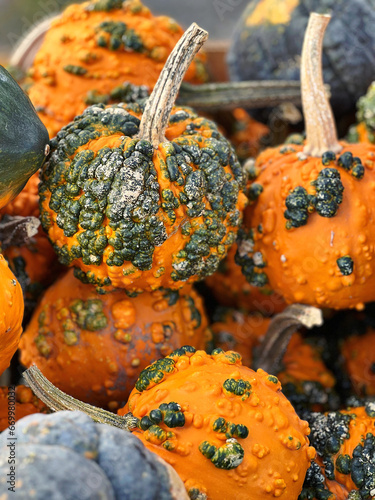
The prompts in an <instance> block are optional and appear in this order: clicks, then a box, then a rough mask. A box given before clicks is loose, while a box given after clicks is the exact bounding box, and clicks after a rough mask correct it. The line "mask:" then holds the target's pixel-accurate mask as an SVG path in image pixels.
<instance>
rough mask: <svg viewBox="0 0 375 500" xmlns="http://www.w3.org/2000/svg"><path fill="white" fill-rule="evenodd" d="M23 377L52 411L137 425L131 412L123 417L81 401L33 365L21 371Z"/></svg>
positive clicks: (121, 425)
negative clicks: (72, 412)
mask: <svg viewBox="0 0 375 500" xmlns="http://www.w3.org/2000/svg"><path fill="white" fill-rule="evenodd" d="M23 377H24V379H25V381H26V382H27V384H28V385H29V386H30V388H31V390H32V391H33V392H34V394H35V395H36V396H37V397H38V398H39V399H41V400H42V401H43V403H45V404H46V405H47V406H48V407H49V408H51V409H52V410H54V411H64V410H69V411H76V410H78V411H82V412H83V413H86V415H88V416H89V417H90V418H91V419H92V420H93V421H94V422H98V423H100V424H108V425H112V426H113V427H119V428H120V429H124V430H126V431H130V430H131V429H134V428H136V427H137V423H138V419H137V418H136V417H134V416H133V415H132V414H131V413H127V414H126V415H124V416H123V417H121V416H119V415H116V414H114V413H111V412H109V411H106V410H102V409H101V408H97V407H96V406H91V405H89V404H87V403H83V402H82V401H79V400H78V399H75V398H73V397H72V396H69V395H68V394H65V392H63V391H60V389H58V388H57V387H55V386H54V385H53V384H52V383H51V382H50V381H49V380H48V379H46V377H45V376H44V375H43V374H42V372H41V371H40V370H39V368H37V367H36V366H35V365H33V366H31V367H30V368H29V369H28V370H26V371H25V372H24V373H23Z"/></svg>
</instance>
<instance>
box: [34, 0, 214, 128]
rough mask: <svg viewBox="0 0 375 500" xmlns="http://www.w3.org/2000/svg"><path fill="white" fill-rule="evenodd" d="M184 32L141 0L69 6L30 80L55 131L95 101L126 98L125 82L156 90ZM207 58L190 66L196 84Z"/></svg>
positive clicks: (40, 53) (190, 77)
mask: <svg viewBox="0 0 375 500" xmlns="http://www.w3.org/2000/svg"><path fill="white" fill-rule="evenodd" d="M182 33H183V30H182V28H181V27H180V26H179V25H178V24H177V23H176V22H175V21H174V20H173V19H171V18H170V17H168V16H158V17H156V16H153V15H152V13H151V12H150V10H149V9H148V8H147V7H145V6H144V5H143V4H142V3H141V2H140V1H139V0H131V1H127V2H124V1H123V0H93V1H87V2H83V3H81V4H73V5H70V6H69V7H67V8H66V10H65V11H64V12H63V13H62V14H61V15H60V16H59V17H58V18H57V19H56V20H54V21H53V23H52V26H51V27H50V29H49V30H48V32H47V33H46V36H45V39H44V41H43V44H42V46H41V48H40V49H39V51H38V53H37V55H36V57H35V60H34V63H33V65H32V67H31V69H30V72H29V74H30V76H29V78H28V79H27V81H26V84H27V85H29V89H28V93H29V96H30V99H31V101H32V102H33V104H34V106H35V107H37V109H38V113H39V116H40V118H41V119H42V121H43V123H44V124H45V125H46V127H47V128H48V131H49V133H50V136H51V137H54V136H55V135H56V134H57V132H58V131H59V130H60V129H61V128H62V127H63V126H65V125H67V124H68V123H69V122H70V121H72V120H73V119H74V117H75V116H77V115H80V114H81V113H82V112H83V110H84V109H85V108H86V107H87V106H88V105H90V104H99V103H109V102H126V100H127V96H128V95H129V94H130V93H129V85H128V84H127V83H126V84H124V82H131V83H132V84H136V85H142V86H148V87H150V88H151V89H152V88H153V86H154V85H155V83H156V81H157V79H158V77H159V74H160V72H161V70H162V68H163V65H164V63H165V61H166V60H167V57H168V55H169V53H170V52H171V51H172V49H173V47H174V45H175V44H176V43H177V41H178V39H179V38H180V37H181V35H182ZM203 61H204V57H202V56H200V55H199V56H197V59H196V61H195V62H193V63H192V65H191V67H190V69H189V70H188V73H187V75H186V79H187V80H188V81H190V82H191V83H198V82H202V81H204V79H205V77H206V73H205V69H204V66H203ZM142 92H143V94H144V93H145V87H143V90H142ZM139 95H140V96H141V94H139Z"/></svg>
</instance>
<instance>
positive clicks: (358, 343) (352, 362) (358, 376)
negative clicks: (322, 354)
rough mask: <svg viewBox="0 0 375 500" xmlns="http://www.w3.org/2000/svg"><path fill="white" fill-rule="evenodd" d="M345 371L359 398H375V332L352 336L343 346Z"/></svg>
mask: <svg viewBox="0 0 375 500" xmlns="http://www.w3.org/2000/svg"><path fill="white" fill-rule="evenodd" d="M341 354H342V356H343V357H344V369H345V372H346V374H347V375H348V377H349V379H350V382H351V384H352V387H353V389H354V391H355V393H356V394H357V395H358V396H375V330H374V329H373V328H368V329H367V331H366V332H365V333H364V334H358V335H352V336H350V337H348V338H347V339H346V340H345V341H344V342H343V344H342V347H341Z"/></svg>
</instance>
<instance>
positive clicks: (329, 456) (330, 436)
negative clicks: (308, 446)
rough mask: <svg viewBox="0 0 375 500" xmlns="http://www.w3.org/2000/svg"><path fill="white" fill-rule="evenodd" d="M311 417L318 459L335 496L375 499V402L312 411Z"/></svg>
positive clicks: (328, 485)
mask: <svg viewBox="0 0 375 500" xmlns="http://www.w3.org/2000/svg"><path fill="white" fill-rule="evenodd" d="M308 420H309V422H310V426H311V435H310V440H311V443H312V445H313V446H315V447H316V450H317V453H318V456H317V462H318V463H319V464H320V466H321V469H322V472H323V474H324V476H325V485H326V487H327V489H328V490H330V491H331V492H332V494H333V495H336V496H333V498H335V499H336V500H347V499H348V498H353V499H358V500H370V499H372V498H374V496H375V405H374V404H373V403H368V404H367V405H366V406H361V407H357V408H348V409H346V410H341V411H339V412H332V413H327V414H325V415H324V414H319V413H313V414H312V415H311V416H309V417H308ZM350 493H351V494H350ZM349 494H350V496H349ZM318 498H323V497H318ZM324 498H326V497H324ZM327 498H328V497H327Z"/></svg>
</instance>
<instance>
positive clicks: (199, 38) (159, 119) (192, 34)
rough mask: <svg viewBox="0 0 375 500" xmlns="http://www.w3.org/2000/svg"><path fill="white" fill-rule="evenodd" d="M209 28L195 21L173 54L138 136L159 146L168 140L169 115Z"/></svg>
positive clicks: (160, 78)
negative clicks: (205, 28)
mask: <svg viewBox="0 0 375 500" xmlns="http://www.w3.org/2000/svg"><path fill="white" fill-rule="evenodd" d="M207 38H208V33H207V31H205V30H203V29H202V28H200V27H199V26H198V25H197V24H195V23H193V24H192V25H191V26H190V28H188V29H187V30H186V31H185V33H184V34H183V36H182V37H181V39H180V40H179V41H178V43H177V45H176V46H175V48H174V49H173V51H172V52H171V54H170V55H169V57H168V59H167V62H166V63H165V66H164V68H163V70H162V72H161V73H160V77H159V79H158V81H157V82H156V85H155V87H154V90H153V91H152V94H151V96H150V97H149V99H148V101H147V104H146V108H145V110H144V113H143V116H142V120H141V124H140V127H139V134H138V137H139V138H140V139H145V140H147V141H149V142H151V144H152V145H153V146H154V148H155V149H157V148H158V146H159V144H160V143H162V142H164V141H165V131H166V129H167V126H168V121H169V115H170V114H171V111H172V108H173V106H174V103H175V101H176V97H177V94H178V92H179V90H180V86H181V82H182V80H183V78H184V76H185V73H186V71H187V69H188V67H189V66H190V64H191V62H192V61H193V59H194V56H195V54H196V53H197V52H198V51H199V49H200V48H201V47H202V45H203V43H204V42H205V41H206V40H207Z"/></svg>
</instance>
